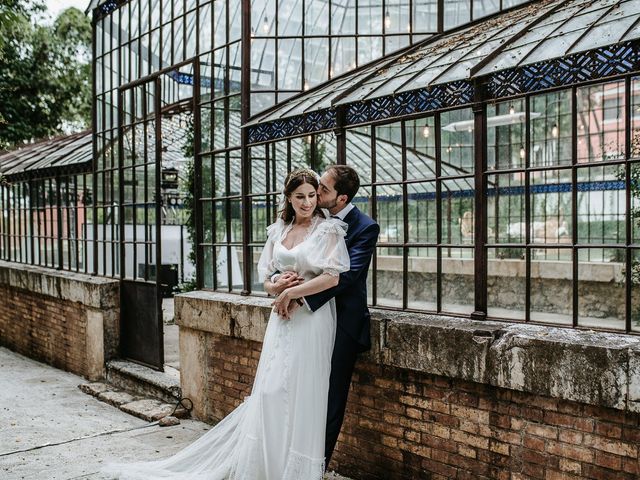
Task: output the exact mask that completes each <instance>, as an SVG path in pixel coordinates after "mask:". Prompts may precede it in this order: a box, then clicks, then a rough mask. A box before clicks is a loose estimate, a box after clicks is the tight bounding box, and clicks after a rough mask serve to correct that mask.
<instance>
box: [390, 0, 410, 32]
mask: <svg viewBox="0 0 640 480" xmlns="http://www.w3.org/2000/svg"><path fill="white" fill-rule="evenodd" d="M409 6H410V2H397V3H396V2H386V11H385V12H384V28H385V33H410V32H411V23H410V22H409Z"/></svg>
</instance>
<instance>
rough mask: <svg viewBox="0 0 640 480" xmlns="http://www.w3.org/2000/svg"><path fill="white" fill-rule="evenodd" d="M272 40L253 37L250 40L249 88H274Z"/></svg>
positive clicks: (273, 42) (273, 48) (273, 49)
mask: <svg viewBox="0 0 640 480" xmlns="http://www.w3.org/2000/svg"><path fill="white" fill-rule="evenodd" d="M275 46H276V43H275V41H274V40H265V39H260V38H255V39H253V41H252V42H251V89H252V90H273V89H274V88H275V86H276V85H275V69H274V68H275V53H276V52H275Z"/></svg>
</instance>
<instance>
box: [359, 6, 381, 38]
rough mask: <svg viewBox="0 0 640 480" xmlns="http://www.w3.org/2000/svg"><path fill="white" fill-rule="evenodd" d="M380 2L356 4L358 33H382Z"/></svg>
mask: <svg viewBox="0 0 640 480" xmlns="http://www.w3.org/2000/svg"><path fill="white" fill-rule="evenodd" d="M382 14H383V12H382V0H371V1H369V2H366V3H359V4H358V33H359V34H360V35H362V34H380V33H382V21H383V20H382Z"/></svg>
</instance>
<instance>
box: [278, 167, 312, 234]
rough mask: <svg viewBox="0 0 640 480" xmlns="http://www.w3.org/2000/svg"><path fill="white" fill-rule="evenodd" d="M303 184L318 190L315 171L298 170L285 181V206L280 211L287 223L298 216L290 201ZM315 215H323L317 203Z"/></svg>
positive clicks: (291, 173)
mask: <svg viewBox="0 0 640 480" xmlns="http://www.w3.org/2000/svg"><path fill="white" fill-rule="evenodd" d="M303 183H308V184H309V185H311V186H312V187H313V188H314V189H316V190H318V185H319V183H318V174H317V173H316V172H314V171H313V170H310V169H308V168H299V169H297V170H293V171H292V172H290V173H289V175H287V178H286V180H285V181H284V192H283V193H284V206H283V207H282V210H280V218H282V220H284V221H285V222H290V221H291V220H293V217H295V216H296V212H295V210H294V209H293V205H291V202H289V201H287V200H289V197H291V194H292V193H293V192H294V191H295V190H296V188H298V187H299V186H300V185H302V184H303ZM313 215H314V216H315V215H322V210H320V207H319V206H318V204H317V203H316V209H315V210H314V211H313Z"/></svg>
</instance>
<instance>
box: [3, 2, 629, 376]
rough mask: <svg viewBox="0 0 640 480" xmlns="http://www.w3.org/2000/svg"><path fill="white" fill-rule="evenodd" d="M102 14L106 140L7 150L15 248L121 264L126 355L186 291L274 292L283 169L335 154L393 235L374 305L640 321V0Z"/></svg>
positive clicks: (96, 116) (100, 8) (494, 315)
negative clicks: (271, 267)
mask: <svg viewBox="0 0 640 480" xmlns="http://www.w3.org/2000/svg"><path fill="white" fill-rule="evenodd" d="M89 12H90V14H91V15H92V19H93V25H94V30H93V32H94V33H93V34H94V43H93V49H94V51H93V62H94V69H93V75H94V83H93V88H94V104H93V105H94V108H93V129H92V134H89V133H84V134H81V135H77V136H75V137H72V138H68V139H57V140H53V141H50V142H48V143H47V142H45V143H42V144H37V145H34V146H28V147H25V148H24V149H22V150H20V151H18V153H16V152H9V153H5V154H2V155H0V173H2V175H3V177H2V178H3V186H2V197H1V198H2V209H3V214H2V218H1V222H0V240H1V243H0V256H1V258H2V259H4V260H8V261H11V262H22V263H30V264H34V265H41V266H47V267H52V268H57V269H62V270H73V271H76V272H85V273H89V274H94V275H98V276H104V277H114V278H119V279H121V285H122V287H121V288H122V295H123V301H122V316H123V318H124V319H128V320H125V321H124V323H123V325H125V326H124V327H123V328H124V330H123V337H124V340H123V345H124V348H125V352H128V353H127V356H130V357H133V358H139V359H140V358H141V357H139V356H138V355H142V354H139V353H138V352H136V351H135V350H136V349H137V348H138V344H139V341H138V340H135V339H137V338H139V335H140V332H147V333H148V332H153V333H151V335H152V336H153V335H161V333H162V325H161V322H159V321H158V318H159V316H160V314H161V312H160V298H161V296H162V295H170V294H171V293H172V291H174V290H175V289H176V288H177V287H178V285H180V284H182V285H185V284H187V283H192V286H193V287H195V288H197V289H199V290H211V291H220V292H230V293H237V294H241V295H258V296H260V295H264V293H263V292H262V286H261V282H259V280H258V278H257V270H256V264H257V260H258V257H259V255H260V252H261V249H262V245H263V244H264V241H265V236H266V226H267V225H269V224H270V223H271V222H272V221H273V220H274V219H275V216H276V214H277V211H278V209H279V203H280V200H281V199H280V192H279V190H280V188H281V186H282V183H283V180H284V177H285V175H286V174H287V172H288V171H290V170H291V169H292V168H295V167H298V166H308V167H311V168H313V169H314V170H316V171H318V172H321V171H322V170H323V169H324V168H325V167H326V166H327V165H330V164H333V163H342V164H347V165H351V166H353V167H354V168H355V169H356V170H357V171H358V172H359V174H360V176H361V179H362V187H361V189H360V191H359V194H358V196H357V198H356V199H355V200H354V203H355V204H356V205H357V206H358V207H359V208H360V209H361V210H363V211H365V212H367V213H368V214H369V215H370V216H372V217H373V218H374V219H375V220H376V221H377V222H378V223H379V224H380V226H381V235H380V237H379V239H378V245H377V248H376V252H375V255H374V259H373V263H372V267H371V272H370V275H369V282H370V285H369V296H370V299H369V300H370V304H371V305H372V306H375V307H378V308H381V309H390V310H404V311H415V312H433V313H444V314H450V315H454V316H459V317H462V318H473V319H495V320H506V321H518V322H532V323H543V324H553V325H561V326H569V327H585V328H591V329H602V330H611V331H617V332H628V333H635V332H636V331H639V330H640V286H639V285H640V281H639V280H638V272H640V243H637V242H638V241H637V238H636V237H637V235H638V233H639V232H640V223H638V211H639V210H638V209H639V208H640V205H639V202H640V188H639V187H638V181H639V179H640V1H638V0H599V1H595V2H594V1H591V0H588V1H587V0H572V1H569V2H566V1H559V0H541V1H530V2H526V1H507V0H495V1H483V2H479V1H477V0H455V1H448V0H404V1H396V2H392V1H390V0H368V1H363V0H307V1H302V0H242V1H233V0H215V1H211V0H208V1H205V0H162V1H160V0H158V1H156V2H152V3H149V2H144V1H141V0H130V1H123V0H120V1H116V0H109V1H107V2H103V3H100V2H98V1H95V0H94V2H93V3H92V5H91V6H90V9H89ZM18 154H20V156H21V157H20V158H21V160H20V161H19V162H16V158H17V157H16V155H18ZM127 338H131V339H132V340H131V342H130V343H129V344H128V343H127ZM127 345H129V346H127ZM154 349H155V350H154ZM157 349H158V346H157V344H156V346H155V347H152V348H151V350H152V353H151V354H150V355H148V352H147V353H145V354H144V355H142V356H143V357H144V359H142V361H144V362H145V363H148V364H154V365H158V364H160V365H161V361H162V360H161V357H162V352H161V348H160V351H158V350H157Z"/></svg>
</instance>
